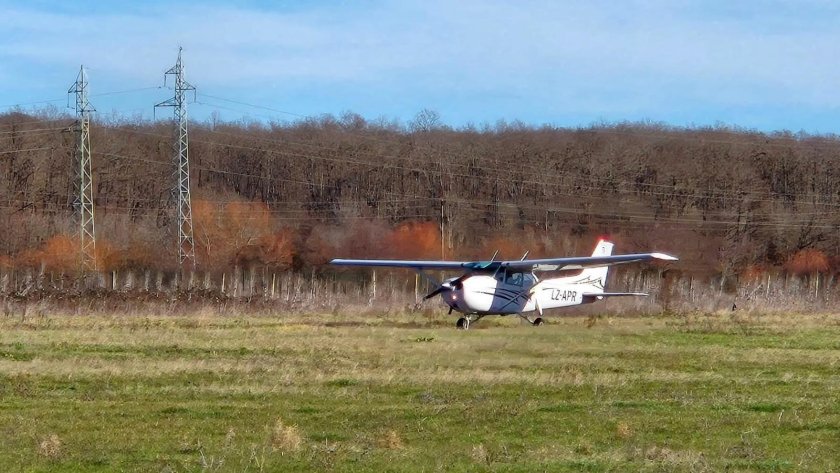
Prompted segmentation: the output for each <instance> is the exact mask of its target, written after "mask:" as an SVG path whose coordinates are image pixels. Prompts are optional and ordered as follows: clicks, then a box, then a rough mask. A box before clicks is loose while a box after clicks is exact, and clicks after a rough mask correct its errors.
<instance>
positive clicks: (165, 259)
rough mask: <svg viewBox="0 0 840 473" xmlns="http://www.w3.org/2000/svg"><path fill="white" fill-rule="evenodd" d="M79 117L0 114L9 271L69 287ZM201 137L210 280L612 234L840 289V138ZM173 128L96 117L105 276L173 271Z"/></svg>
mask: <svg viewBox="0 0 840 473" xmlns="http://www.w3.org/2000/svg"><path fill="white" fill-rule="evenodd" d="M71 124H72V118H70V117H68V116H66V115H64V114H60V113H58V112H55V111H51V110H44V111H40V112H37V113H23V112H22V111H14V112H7V113H4V114H2V115H0V158H2V159H0V172H2V174H3V179H2V182H1V183H0V198H2V204H1V205H0V221H1V222H4V228H3V233H2V237H0V272H2V273H3V274H5V275H10V274H15V275H17V274H21V272H26V271H28V272H29V273H31V274H39V275H41V277H42V278H43V277H44V275H46V274H48V275H50V278H52V279H51V280H53V281H54V280H63V279H66V278H70V277H72V276H73V275H74V274H75V272H76V271H77V270H78V248H77V237H76V233H75V232H76V227H75V225H74V220H73V204H74V178H73V176H74V172H73V171H74V170H73V168H72V163H73V159H72V153H73V135H72V133H70V132H68V131H67V129H68V127H69V126H70V125H71ZM190 133H191V135H190V138H191V141H190V159H191V166H192V183H193V188H192V196H193V197H192V199H193V214H194V224H195V242H196V254H197V262H198V265H197V268H196V272H198V273H199V274H200V275H201V276H199V278H205V279H212V280H213V281H218V280H219V277H220V275H223V274H230V275H232V274H233V273H234V272H235V271H238V272H239V273H247V272H252V273H260V274H272V275H274V276H273V278H275V279H276V278H277V277H278V276H277V275H280V277H285V278H291V277H295V275H305V276H307V277H309V278H310V279H312V280H314V279H315V278H318V277H325V278H329V277H332V278H336V277H338V278H339V279H341V278H345V279H347V278H349V277H351V276H354V275H356V276H359V275H361V274H364V273H362V272H350V273H347V272H336V271H335V270H333V269H331V268H329V267H328V266H326V265H325V263H326V262H327V261H328V260H329V259H330V258H333V257H406V258H407V257H411V258H441V257H443V258H470V259H471V258H489V256H490V255H492V253H493V252H494V251H496V250H499V251H500V255H501V256H502V257H506V258H518V257H519V256H521V255H522V253H524V252H525V251H526V250H528V251H530V252H531V253H530V254H531V255H532V256H543V255H554V256H560V255H571V254H585V253H588V252H590V251H591V248H592V247H593V246H594V243H595V240H596V239H597V238H598V237H600V236H609V237H610V238H612V239H613V240H614V241H615V242H616V244H617V250H618V251H620V252H634V251H648V250H658V251H666V252H669V253H672V254H676V255H679V256H680V258H681V262H680V263H679V264H678V265H676V266H674V267H672V268H669V269H668V271H667V273H668V274H667V275H663V274H661V273H662V270H661V269H660V270H658V272H657V274H658V275H659V277H660V279H662V280H666V279H668V278H672V279H674V280H675V281H677V282H678V283H680V284H703V285H706V286H708V287H709V288H716V289H717V291H718V293H719V294H725V293H737V291H739V290H742V291H743V290H746V289H744V288H747V287H752V288H758V287H759V286H758V285H757V284H765V283H764V282H763V281H768V282H767V283H766V284H767V285H768V286H769V285H770V281H771V280H772V281H788V280H790V278H794V279H795V280H796V281H797V283H796V284H797V285H798V286H797V287H802V288H804V289H803V291H804V292H805V293H808V294H815V295H819V294H830V291H832V289H833V288H834V287H835V285H836V282H835V275H836V273H838V271H840V233H838V229H840V214H838V212H837V210H838V208H840V179H838V178H839V177H840V141H838V140H837V139H836V138H835V137H823V136H808V135H804V134H791V133H776V134H763V133H758V132H753V131H748V130H738V129H731V128H725V127H710V128H695V129H680V128H671V127H667V126H663V125H657V124H605V125H593V126H590V127H586V128H578V129H564V128H554V127H549V126H544V127H534V126H527V125H524V124H521V123H503V122H500V123H498V124H496V125H493V126H482V127H463V128H459V129H452V128H449V127H447V126H444V125H442V124H441V123H440V120H439V118H438V117H437V115H436V114H435V113H434V112H429V111H424V112H421V113H420V114H418V116H417V117H416V118H415V120H413V121H411V122H410V123H409V124H408V125H406V126H403V125H400V124H398V123H392V122H389V121H386V120H379V121H366V120H365V119H364V118H362V117H360V116H358V115H355V114H352V113H346V114H344V115H342V116H341V117H334V116H322V117H318V118H311V119H305V120H300V121H296V122H290V123H261V122H260V123H254V122H237V123H224V122H218V121H215V120H214V121H210V122H206V123H192V124H191V129H190ZM171 136H172V133H171V127H170V125H169V123H167V122H146V121H139V120H137V121H131V120H124V119H119V118H115V119H111V120H110V121H109V120H105V119H99V120H95V121H94V122H93V125H92V128H91V145H92V150H93V180H94V186H95V205H96V229H97V268H98V270H99V271H100V272H101V273H102V274H104V275H111V274H117V273H119V272H125V271H132V272H137V274H149V272H164V273H167V274H169V273H173V272H175V271H176V270H177V266H176V261H177V259H176V257H175V249H176V246H175V237H174V236H173V234H172V231H173V228H172V221H171V220H172V217H173V213H172V210H171V208H172V204H173V200H172V195H171V188H172V185H173V177H172V173H173V165H172V152H171V143H172V137H171ZM650 269H651V268H637V270H636V271H637V272H644V271H648V270H650ZM628 271H629V270H628ZM666 276H667V277H666ZM103 277H105V278H106V279H108V280H110V279H111V276H103ZM227 277H228V278H230V277H232V276H227ZM622 277H624V278H630V277H633V275H632V274H629V273H625V274H624V275H623V276H622ZM15 278H18V276H15ZM147 278H148V277H147ZM264 280H265V279H264V278H263V281H264ZM753 283H754V284H753ZM4 284H11V283H4ZM214 284H216V285H218V282H216V283H214ZM663 284H665V283H663ZM668 284H670V283H668ZM750 284H753V285H752V286H750ZM147 285H148V284H147ZM666 285H667V284H666ZM13 286H15V287H16V288H19V286H20V284H19V283H15V284H13ZM271 288H272V290H274V288H275V286H274V283H273V282H272V283H271ZM766 289H768V290H769V288H766ZM821 291H822V292H821ZM753 292H755V291H753Z"/></svg>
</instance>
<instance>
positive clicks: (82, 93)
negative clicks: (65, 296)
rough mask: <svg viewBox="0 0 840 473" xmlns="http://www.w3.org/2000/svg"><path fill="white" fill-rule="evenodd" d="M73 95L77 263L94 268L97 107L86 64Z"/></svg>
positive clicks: (73, 89)
mask: <svg viewBox="0 0 840 473" xmlns="http://www.w3.org/2000/svg"><path fill="white" fill-rule="evenodd" d="M67 93H68V94H75V95H76V123H75V124H74V126H73V131H74V132H75V135H76V150H75V153H74V163H73V168H74V173H75V174H76V179H75V183H74V186H75V187H76V191H77V195H76V198H75V201H74V202H73V208H74V210H75V215H76V218H77V221H78V224H79V240H80V244H81V254H80V259H81V261H80V263H81V267H82V270H83V271H95V270H96V229H95V227H94V220H93V179H92V178H91V171H90V167H91V166H90V114H91V112H95V111H96V109H95V108H93V106H92V105H91V104H90V102H89V101H88V80H87V73H85V66H82V67H81V68H80V69H79V75H78V76H77V77H76V82H75V83H74V84H73V85H72V86H71V87H70V89H69V90H68V91H67Z"/></svg>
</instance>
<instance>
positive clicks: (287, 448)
mask: <svg viewBox="0 0 840 473" xmlns="http://www.w3.org/2000/svg"><path fill="white" fill-rule="evenodd" d="M301 446H303V437H302V436H301V434H300V430H299V429H298V428H297V426H296V425H286V424H285V423H284V422H283V419H280V418H278V419H277V421H276V422H274V428H273V429H272V431H271V448H272V449H273V450H275V451H279V452H281V453H294V452H297V451H298V450H300V448H301Z"/></svg>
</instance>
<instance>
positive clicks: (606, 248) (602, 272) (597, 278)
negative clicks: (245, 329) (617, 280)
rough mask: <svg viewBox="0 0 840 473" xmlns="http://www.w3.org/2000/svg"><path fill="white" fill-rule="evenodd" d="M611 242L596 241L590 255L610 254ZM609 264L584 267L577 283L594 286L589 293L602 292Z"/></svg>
mask: <svg viewBox="0 0 840 473" xmlns="http://www.w3.org/2000/svg"><path fill="white" fill-rule="evenodd" d="M613 246H614V245H613V244H612V243H610V242H608V241H606V240H600V241H598V245H597V246H596V247H595V251H593V252H592V256H610V255H611V254H612V250H613ZM609 269H610V268H609V266H601V267H597V268H586V269H584V270H583V271H582V272H581V273H580V278H579V284H591V285H592V287H593V288H594V289H593V290H592V291H589V292H590V293H599V292H604V286H605V285H606V284H607V271H609Z"/></svg>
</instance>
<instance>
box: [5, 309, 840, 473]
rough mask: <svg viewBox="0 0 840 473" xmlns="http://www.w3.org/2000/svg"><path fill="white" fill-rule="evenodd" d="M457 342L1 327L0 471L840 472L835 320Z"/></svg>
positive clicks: (581, 328) (68, 324)
mask: <svg viewBox="0 0 840 473" xmlns="http://www.w3.org/2000/svg"><path fill="white" fill-rule="evenodd" d="M590 321H591V320H590ZM486 322H488V323H486ZM452 325H453V320H452V319H451V318H443V317H429V316H424V315H405V314H402V315H394V316H392V317H384V316H381V317H380V316H365V317H362V316H348V317H342V316H340V315H325V316H315V315H313V316H289V317H219V316H202V315H196V316H192V317H149V318H146V317H140V316H123V317H119V316H113V317H106V316H89V317H88V316H85V317H78V316H64V317H62V316H39V317H34V318H28V319H27V318H21V317H13V316H6V317H4V318H2V319H0V438H2V442H0V465H1V466H2V467H0V470H2V471H85V472H87V471H144V472H145V471H154V472H163V471H176V472H179V471H249V472H258V471H523V472H532V471H662V472H670V471H796V472H799V471H819V472H826V471H840V316H837V315H829V316H784V317H783V316H749V317H747V316H732V315H729V314H724V315H712V316H698V315H693V316H682V317H680V316H674V317H661V318H601V319H598V320H597V322H596V323H595V324H594V325H592V324H591V323H587V320H586V319H583V318H579V317H575V318H553V319H551V320H550V321H549V323H548V325H545V326H543V327H539V328H535V327H530V326H524V325H521V324H520V323H518V322H517V321H516V320H512V319H498V318H497V319H493V320H489V319H485V320H482V321H481V322H480V323H479V324H476V325H475V326H474V327H473V329H471V330H470V331H468V332H460V331H456V330H454V329H453V328H452ZM587 325H592V326H591V327H587Z"/></svg>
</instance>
